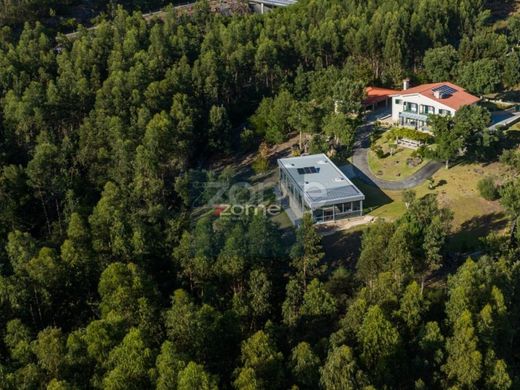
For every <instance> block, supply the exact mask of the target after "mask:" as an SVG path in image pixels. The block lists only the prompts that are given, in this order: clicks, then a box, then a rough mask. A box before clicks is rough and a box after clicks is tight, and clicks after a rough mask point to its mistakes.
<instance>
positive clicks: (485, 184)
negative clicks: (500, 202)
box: [477, 177, 499, 200]
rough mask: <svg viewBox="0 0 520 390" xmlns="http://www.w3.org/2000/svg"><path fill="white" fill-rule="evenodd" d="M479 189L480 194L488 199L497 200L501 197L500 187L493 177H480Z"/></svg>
mask: <svg viewBox="0 0 520 390" xmlns="http://www.w3.org/2000/svg"><path fill="white" fill-rule="evenodd" d="M477 187H478V191H479V193H480V196H482V197H483V198H484V199H486V200H497V199H498V197H499V193H498V188H497V186H496V184H495V181H494V180H493V178H491V177H484V178H483V179H480V180H479V182H478V184H477Z"/></svg>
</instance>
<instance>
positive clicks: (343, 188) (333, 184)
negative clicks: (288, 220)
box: [278, 153, 365, 209]
mask: <svg viewBox="0 0 520 390" xmlns="http://www.w3.org/2000/svg"><path fill="white" fill-rule="evenodd" d="M278 165H279V166H280V167H282V168H284V170H285V171H286V172H287V173H288V174H289V176H290V177H291V178H292V180H293V181H294V182H295V183H296V185H297V186H298V187H299V189H300V192H301V193H303V195H304V198H305V200H306V202H307V205H308V206H309V207H310V208H311V209H316V208H319V207H323V206H328V205H332V204H337V203H343V202H352V201H357V200H364V199H365V195H363V193H362V192H361V191H360V190H359V189H358V188H357V187H356V186H355V185H354V183H352V182H351V181H350V180H349V178H348V177H347V176H346V175H345V174H344V173H343V172H342V171H341V170H340V169H339V168H338V167H337V166H336V165H335V164H334V163H333V162H332V161H331V160H330V159H329V158H328V157H327V156H326V155H325V154H323V153H321V154H311V155H308V156H299V157H289V158H281V159H279V160H278Z"/></svg>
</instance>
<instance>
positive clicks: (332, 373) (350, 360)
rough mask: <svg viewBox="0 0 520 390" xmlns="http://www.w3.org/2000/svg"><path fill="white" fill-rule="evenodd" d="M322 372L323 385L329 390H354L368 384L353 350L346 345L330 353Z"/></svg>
mask: <svg viewBox="0 0 520 390" xmlns="http://www.w3.org/2000/svg"><path fill="white" fill-rule="evenodd" d="M320 371H321V385H322V386H323V387H324V388H325V389H327V390H340V389H341V390H354V389H359V388H363V386H365V385H366V384H367V383H366V378H365V375H364V374H363V372H362V371H361V370H360V369H359V368H358V366H357V363H356V360H355V359H354V355H353V353H352V350H351V349H350V348H349V347H347V346H346V345H342V346H340V347H337V348H334V349H333V350H332V351H330V352H329V354H328V356H327V361H326V362H325V365H324V366H323V367H322V368H321V370H320Z"/></svg>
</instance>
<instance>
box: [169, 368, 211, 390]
mask: <svg viewBox="0 0 520 390" xmlns="http://www.w3.org/2000/svg"><path fill="white" fill-rule="evenodd" d="M177 389H178V390H191V389H200V390H216V389H217V385H216V383H215V379H214V378H212V377H211V376H210V375H208V374H207V373H206V372H205V371H204V368H203V367H202V366H201V365H199V364H196V363H195V362H189V363H188V365H187V366H186V368H185V369H183V370H182V371H181V372H179V378H178V384H177Z"/></svg>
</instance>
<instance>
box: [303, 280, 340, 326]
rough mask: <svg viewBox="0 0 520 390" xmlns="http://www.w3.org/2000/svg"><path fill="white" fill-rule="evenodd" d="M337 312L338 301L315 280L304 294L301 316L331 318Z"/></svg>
mask: <svg viewBox="0 0 520 390" xmlns="http://www.w3.org/2000/svg"><path fill="white" fill-rule="evenodd" d="M335 312H336V301H335V299H334V297H333V296H332V295H330V294H329V293H328V292H327V290H325V288H324V286H323V284H322V283H321V282H320V281H319V280H318V279H313V280H312V281H311V282H310V283H309V285H307V288H306V289H305V293H304V294H303V304H302V307H301V314H302V315H304V316H310V317H313V316H330V315H333V314H334V313H335Z"/></svg>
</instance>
